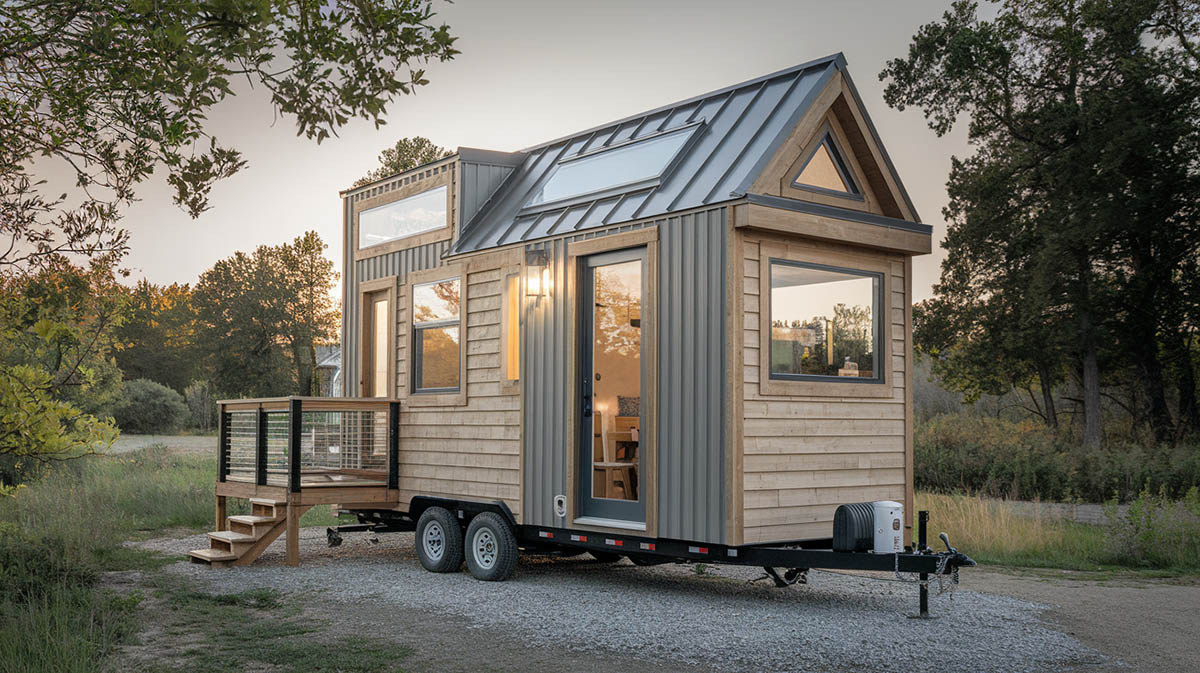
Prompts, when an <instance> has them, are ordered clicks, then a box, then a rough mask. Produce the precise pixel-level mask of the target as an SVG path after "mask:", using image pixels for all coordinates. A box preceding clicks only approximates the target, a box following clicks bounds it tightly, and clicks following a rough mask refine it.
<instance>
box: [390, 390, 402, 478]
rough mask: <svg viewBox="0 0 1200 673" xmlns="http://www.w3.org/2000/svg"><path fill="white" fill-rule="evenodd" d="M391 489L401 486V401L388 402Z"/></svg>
mask: <svg viewBox="0 0 1200 673" xmlns="http://www.w3.org/2000/svg"><path fill="white" fill-rule="evenodd" d="M387 487H388V489H390V490H393V491H394V490H396V489H398V488H400V403H399V402H388V480H387Z"/></svg>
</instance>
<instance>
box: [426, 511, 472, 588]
mask: <svg viewBox="0 0 1200 673" xmlns="http://www.w3.org/2000/svg"><path fill="white" fill-rule="evenodd" d="M416 543H417V558H418V559H419V560H420V561H421V565H422V566H423V567H424V568H425V569H426V570H428V571H429V572H433V573H452V572H457V571H458V568H459V566H461V565H462V562H463V537H462V527H461V526H459V525H458V519H456V518H454V515H453V514H451V513H450V511H449V510H447V509H445V508H444V507H430V508H429V509H427V510H425V511H424V512H422V513H421V518H420V519H418V520H417V539H416Z"/></svg>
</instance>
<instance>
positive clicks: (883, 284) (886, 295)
mask: <svg viewBox="0 0 1200 673" xmlns="http://www.w3.org/2000/svg"><path fill="white" fill-rule="evenodd" d="M774 262H783V263H785V264H795V265H799V266H805V267H815V268H824V269H828V270H833V271H838V272H842V273H856V274H857V275H864V276H876V277H878V278H880V283H879V288H878V289H877V290H876V296H875V299H876V302H877V305H876V306H875V309H874V312H875V315H876V320H877V321H878V325H879V327H878V329H877V330H876V331H877V335H876V337H875V338H876V352H877V353H878V354H879V355H878V358H879V367H878V369H877V376H876V377H875V378H871V379H858V378H851V377H844V376H826V375H819V374H790V375H789V374H783V375H780V374H773V373H772V372H771V314H772V310H771V309H772V307H771V264H772V263H774ZM893 264H901V265H902V264H903V261H902V260H901V259H900V258H899V257H897V256H896V255H892V254H888V253H882V252H880V253H870V252H866V251H861V252H860V251H857V250H854V249H852V248H848V247H846V246H835V245H828V246H826V245H821V244H815V243H801V242H782V241H775V240H770V239H766V240H763V241H762V242H761V243H760V247H759V268H758V273H759V277H758V281H759V292H760V294H759V297H758V298H759V307H758V314H759V349H758V350H759V382H758V386H759V393H760V394H761V395H763V396H791V397H893V396H894V395H895V394H896V391H894V390H893V382H894V376H895V370H896V369H897V365H896V362H895V360H894V358H895V357H896V356H897V352H896V349H897V348H898V346H897V344H896V343H894V341H893V323H896V322H899V323H901V324H903V322H904V319H903V307H897V306H896V305H895V302H896V301H897V300H896V298H895V296H894V295H893V293H892V288H893V285H894V284H893V280H892V275H893V273H894V271H893V269H892V266H893ZM900 301H901V302H902V301H903V298H901V299H900ZM898 311H899V314H897V312H898ZM897 315H899V318H897ZM901 352H902V351H901ZM901 368H903V367H902V366H901Z"/></svg>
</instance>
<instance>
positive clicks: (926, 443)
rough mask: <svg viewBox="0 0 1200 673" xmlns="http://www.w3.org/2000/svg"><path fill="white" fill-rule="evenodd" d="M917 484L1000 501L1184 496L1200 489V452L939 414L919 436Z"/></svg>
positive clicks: (925, 424)
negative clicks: (1145, 491) (1094, 443)
mask: <svg viewBox="0 0 1200 673" xmlns="http://www.w3.org/2000/svg"><path fill="white" fill-rule="evenodd" d="M913 463H914V468H915V478H916V487H917V488H918V489H922V490H927V491H933V492H937V493H978V494H980V495H986V496H991V497H996V498H1015V499H1024V500H1032V499H1043V500H1055V501H1075V500H1084V501H1088V502H1104V501H1105V500H1107V499H1108V498H1110V497H1112V496H1113V494H1114V493H1115V494H1116V495H1117V497H1118V498H1119V499H1120V500H1122V501H1125V500H1128V499H1130V498H1133V497H1136V496H1137V494H1138V492H1139V491H1140V490H1141V489H1142V488H1150V489H1152V490H1154V491H1156V492H1157V491H1159V490H1163V491H1164V493H1166V494H1167V495H1168V496H1170V497H1182V496H1183V495H1184V494H1185V493H1187V492H1188V489H1190V488H1192V487H1193V486H1196V485H1197V484H1200V447H1197V446H1195V445H1184V444H1181V445H1177V446H1171V445H1163V446H1157V447H1152V448H1146V447H1143V446H1140V445H1138V444H1133V443H1127V442H1110V443H1108V444H1105V445H1103V446H1100V447H1096V448H1089V449H1085V448H1083V447H1081V446H1079V445H1078V444H1077V443H1076V442H1074V441H1071V440H1070V439H1067V438H1064V437H1060V436H1059V435H1056V434H1055V433H1054V432H1052V431H1051V430H1049V429H1047V428H1045V427H1044V426H1042V425H1040V424H1037V423H1034V422H1032V421H1022V422H1015V421H1008V420H1003V419H998V418H990V417H980V416H967V415H940V416H936V417H934V418H932V419H930V420H928V421H926V422H923V423H918V424H917V427H916V432H915V446H914V461H913Z"/></svg>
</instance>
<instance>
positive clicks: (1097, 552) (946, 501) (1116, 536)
mask: <svg viewBox="0 0 1200 673" xmlns="http://www.w3.org/2000/svg"><path fill="white" fill-rule="evenodd" d="M917 508H918V509H925V510H929V512H930V520H931V525H932V526H933V529H932V530H931V531H930V533H931V536H933V535H936V533H937V532H940V531H945V532H946V533H947V534H948V535H949V536H950V541H951V544H953V545H954V546H955V547H957V548H959V549H960V550H961V551H963V552H965V553H967V554H969V555H970V556H971V557H972V558H974V559H975V560H976V561H979V562H980V563H984V564H991V565H1006V566H1020V567H1038V568H1062V569H1068V570H1107V569H1114V568H1131V569H1147V570H1161V571H1166V572H1170V573H1196V572H1200V495H1197V494H1196V491H1195V490H1193V491H1192V493H1190V494H1189V495H1188V496H1187V497H1186V498H1185V499H1184V500H1183V501H1181V502H1176V501H1174V500H1171V499H1169V498H1167V497H1165V496H1159V495H1150V494H1149V493H1145V492H1144V493H1142V494H1140V495H1139V496H1138V497H1137V498H1135V499H1134V501H1133V502H1132V503H1131V504H1130V507H1129V510H1128V513H1122V512H1121V511H1120V510H1118V509H1117V507H1116V503H1115V501H1114V502H1112V503H1110V506H1109V509H1108V523H1107V525H1104V526H1094V525H1090V524H1083V523H1075V522H1072V521H1065V520H1063V519H1060V518H1057V517H1055V516H1053V515H1051V514H1050V512H1049V510H1048V509H1045V510H1043V509H1041V508H1039V507H1036V506H1035V507H1034V508H1033V509H1032V511H1031V510H1030V509H1028V508H1022V509H1021V510H1019V511H1018V510H1017V509H1016V508H1015V507H1013V506H1011V505H1009V504H1007V503H1005V502H1004V501H1002V500H998V499H995V498H987V497H980V496H968V495H940V494H935V493H917ZM934 540H935V541H934V542H931V543H930V544H931V545H936V544H938V543H937V542H936V538H934Z"/></svg>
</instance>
